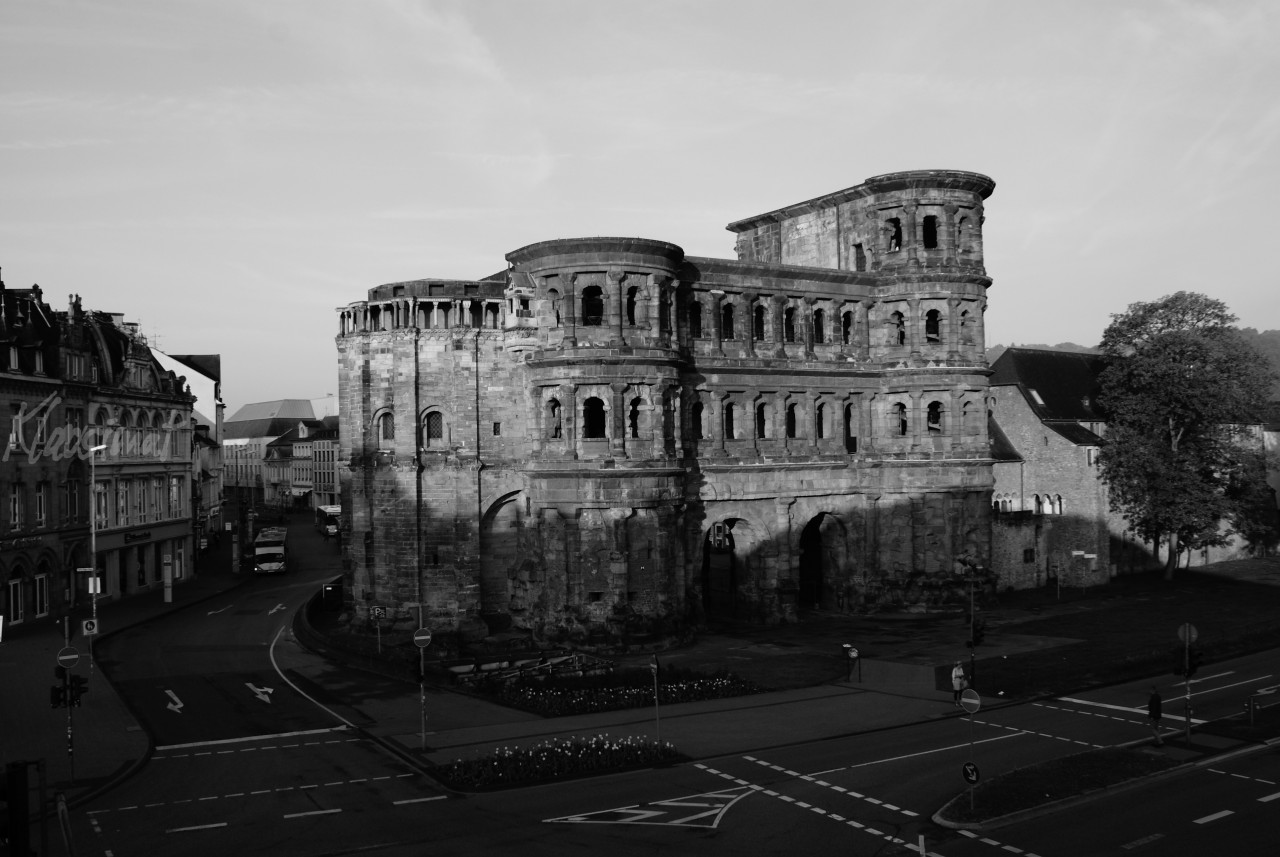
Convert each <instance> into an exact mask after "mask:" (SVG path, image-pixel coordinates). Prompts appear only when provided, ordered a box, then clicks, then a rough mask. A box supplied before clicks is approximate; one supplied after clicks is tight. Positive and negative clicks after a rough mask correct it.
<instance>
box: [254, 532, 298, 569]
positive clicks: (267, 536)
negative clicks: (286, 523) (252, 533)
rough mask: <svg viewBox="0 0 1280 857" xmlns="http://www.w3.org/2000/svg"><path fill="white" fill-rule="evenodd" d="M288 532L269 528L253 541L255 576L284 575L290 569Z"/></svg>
mask: <svg viewBox="0 0 1280 857" xmlns="http://www.w3.org/2000/svg"><path fill="white" fill-rule="evenodd" d="M287 542H288V531H286V530H285V528H284V527H267V528H266V529H264V530H262V531H261V532H260V533H258V537H257V538H256V539H254V540H253V571H254V574H284V573H285V572H286V571H287V570H288V567H289V546H288V544H287Z"/></svg>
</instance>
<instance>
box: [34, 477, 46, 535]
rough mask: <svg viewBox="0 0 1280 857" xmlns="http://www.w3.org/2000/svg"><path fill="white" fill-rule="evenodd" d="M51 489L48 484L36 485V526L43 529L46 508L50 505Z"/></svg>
mask: <svg viewBox="0 0 1280 857" xmlns="http://www.w3.org/2000/svg"><path fill="white" fill-rule="evenodd" d="M48 490H49V487H48V483H47V482H41V483H39V484H37V485H36V526H37V527H43V526H44V525H45V511H46V509H45V507H46V505H47V503H48V497H47V496H46V495H47V493H48Z"/></svg>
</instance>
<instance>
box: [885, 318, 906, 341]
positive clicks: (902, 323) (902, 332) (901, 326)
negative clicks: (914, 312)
mask: <svg viewBox="0 0 1280 857" xmlns="http://www.w3.org/2000/svg"><path fill="white" fill-rule="evenodd" d="M889 336H890V337H891V339H892V341H891V342H890V344H891V345H906V344H907V318H906V316H904V315H903V314H902V313H900V312H895V313H892V314H890V316H889Z"/></svg>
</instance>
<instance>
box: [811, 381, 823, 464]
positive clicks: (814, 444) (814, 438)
mask: <svg viewBox="0 0 1280 857" xmlns="http://www.w3.org/2000/svg"><path fill="white" fill-rule="evenodd" d="M819 404H820V401H819V397H818V396H810V397H809V401H808V405H809V453H810V454H811V455H817V454H818V453H820V452H821V451H822V450H821V448H820V444H819V443H818V405H819Z"/></svg>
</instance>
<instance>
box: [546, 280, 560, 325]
mask: <svg viewBox="0 0 1280 857" xmlns="http://www.w3.org/2000/svg"><path fill="white" fill-rule="evenodd" d="M547 302H548V303H549V304H550V305H551V314H552V315H553V316H555V319H556V327H559V326H560V292H559V291H557V290H556V289H547Z"/></svg>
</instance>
